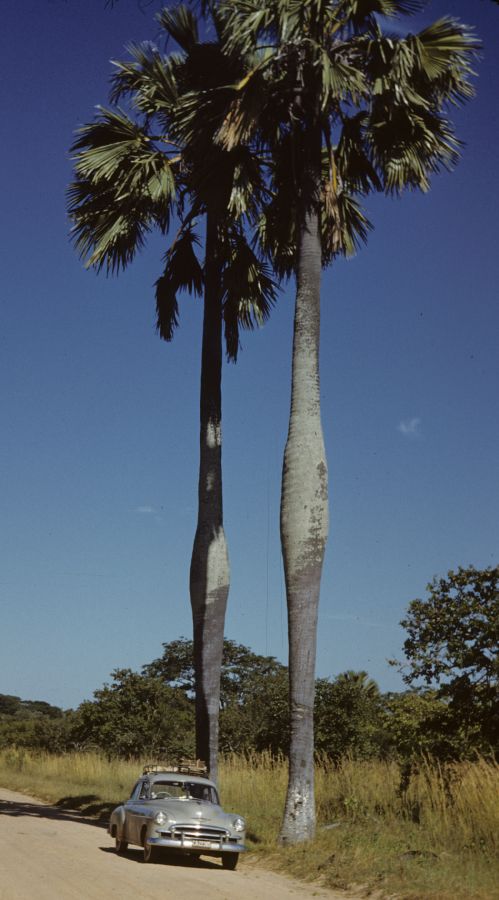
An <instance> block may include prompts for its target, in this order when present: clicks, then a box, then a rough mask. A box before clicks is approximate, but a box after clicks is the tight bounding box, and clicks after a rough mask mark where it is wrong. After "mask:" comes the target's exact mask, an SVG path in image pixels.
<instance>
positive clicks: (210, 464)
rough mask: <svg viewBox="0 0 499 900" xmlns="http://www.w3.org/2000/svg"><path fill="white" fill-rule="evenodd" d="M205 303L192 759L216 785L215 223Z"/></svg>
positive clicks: (225, 588) (218, 318) (220, 577)
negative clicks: (204, 767)
mask: <svg viewBox="0 0 499 900" xmlns="http://www.w3.org/2000/svg"><path fill="white" fill-rule="evenodd" d="M205 270H206V271H205V275H206V283H205V299H204V320H203V349H202V360H201V401H200V461H199V490H198V522H197V529H196V535H195V538H194V546H193V550H192V559H191V570H190V594H191V607H192V617H193V625H194V670H195V681H196V755H197V757H198V758H199V759H202V760H204V761H205V762H206V764H207V766H208V769H209V772H210V776H211V778H212V779H214V780H215V781H216V778H217V759H218V719H219V709H220V671H221V666H222V652H223V637H224V622H225V609H226V605H227V596H228V593H229V560H228V554H227V545H226V541H225V534H224V529H223V508H222V431H221V423H222V410H221V378H222V306H221V295H220V273H221V262H220V256H219V251H218V222H217V217H216V215H214V214H210V213H208V216H207V224H206V262H205Z"/></svg>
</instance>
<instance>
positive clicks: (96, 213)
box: [69, 6, 275, 779]
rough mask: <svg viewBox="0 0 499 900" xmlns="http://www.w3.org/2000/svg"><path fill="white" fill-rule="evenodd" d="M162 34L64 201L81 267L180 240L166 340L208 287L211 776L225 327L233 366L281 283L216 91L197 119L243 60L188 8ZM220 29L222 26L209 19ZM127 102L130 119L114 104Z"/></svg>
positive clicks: (204, 676)
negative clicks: (200, 98) (205, 31)
mask: <svg viewBox="0 0 499 900" xmlns="http://www.w3.org/2000/svg"><path fill="white" fill-rule="evenodd" d="M158 19H159V23H160V26H161V27H162V29H164V31H165V32H166V34H167V35H168V36H170V37H171V38H173V39H174V40H175V42H176V43H177V45H178V46H179V47H180V49H181V52H180V53H171V54H170V55H169V56H168V57H165V56H164V55H163V54H162V53H160V52H159V50H158V49H156V47H154V46H152V45H150V44H145V45H139V46H131V47H130V48H129V49H130V54H131V58H130V60H127V61H125V62H118V63H116V64H115V65H116V72H115V76H114V79H113V86H112V91H111V104H112V105H111V108H110V109H100V111H99V114H98V116H97V119H96V121H94V122H92V123H91V124H88V125H85V126H84V127H83V128H81V129H80V130H79V135H78V138H77V140H76V142H75V144H74V147H73V149H74V151H75V153H76V155H75V173H76V179H75V181H74V183H73V184H72V186H71V188H70V191H69V212H70V216H71V218H72V220H73V223H74V226H73V236H74V241H75V244H76V246H77V248H78V250H79V251H80V253H81V255H82V256H83V257H84V258H85V259H86V261H87V265H89V266H94V267H96V268H97V269H101V268H102V267H105V268H106V269H107V270H108V271H117V270H119V269H120V268H125V267H126V266H127V265H128V264H129V263H130V262H131V261H132V260H133V258H134V256H135V254H136V252H137V251H138V250H139V249H140V247H141V246H142V245H143V243H144V241H145V239H146V237H147V234H148V233H149V231H150V230H151V229H152V228H154V227H158V228H159V229H160V230H161V231H162V232H167V231H168V230H169V229H170V226H171V224H172V222H173V221H175V222H176V225H177V226H178V229H177V233H176V235H175V238H174V240H173V243H172V244H171V246H170V248H169V249H168V251H167V253H166V256H165V268H164V272H163V274H162V275H161V276H160V278H159V279H158V281H157V282H156V308H157V328H158V332H159V334H160V337H161V338H163V339H164V340H166V341H169V340H171V339H172V337H173V334H174V331H175V328H176V327H177V325H178V313H179V309H178V294H179V292H180V291H181V290H183V289H184V290H188V291H189V292H191V293H197V294H200V293H202V292H203V291H204V317H203V337H202V357H201V391H200V464H199V487H198V521H197V528H196V534H195V538H194V546H193V552H192V560H191V568H190V596H191V607H192V615H193V626H194V666H195V676H196V752H197V755H198V757H199V758H200V759H203V760H205V761H206V762H207V764H208V767H209V771H210V773H211V776H212V777H213V778H215V779H216V776H217V753H218V718H219V706H220V670H221V663H222V650H223V634H224V620H225V609H226V603H227V595H228V590H229V562H228V553H227V544H226V539H225V534H224V528H223V505H222V456H221V454H222V435H221V421H222V414H221V375H222V327H223V326H224V327H225V340H226V349H227V355H228V357H229V359H231V360H234V361H235V360H236V358H237V352H238V348H239V328H240V327H243V328H253V327H254V325H255V324H257V323H261V322H262V321H263V320H264V319H266V318H267V316H268V314H269V311H270V307H271V305H272V303H273V301H274V299H275V287H274V282H273V281H272V278H271V277H270V270H269V267H268V265H267V264H265V263H264V262H262V261H261V260H259V259H258V257H257V256H256V254H255V252H254V250H253V249H252V247H251V245H250V243H249V242H248V240H247V238H246V232H247V228H248V225H251V222H252V221H253V220H254V218H255V214H256V209H257V203H258V197H259V193H260V191H261V187H262V185H261V178H260V173H259V167H258V164H257V163H256V162H255V160H254V158H253V157H252V156H251V154H250V153H249V151H248V150H247V149H246V148H244V147H238V148H234V149H233V150H231V151H227V150H225V149H223V148H222V147H220V146H217V145H215V144H214V142H213V134H214V132H215V131H216V129H217V127H218V125H219V124H220V113H221V110H223V109H224V91H218V92H217V91H216V90H215V91H214V92H213V93H210V96H209V100H208V101H207V103H206V104H205V106H204V107H203V114H202V115H200V112H199V105H198V103H197V102H196V97H197V93H196V92H199V91H201V92H204V93H206V92H208V91H211V90H212V89H217V88H220V87H221V86H224V85H227V84H231V83H233V82H234V81H236V82H237V81H239V80H240V79H241V78H242V77H243V75H244V74H245V62H244V58H242V57H239V58H236V57H235V56H234V55H233V54H229V53H226V52H223V51H222V48H221V46H220V43H219V41H218V39H217V38H215V40H214V41H208V40H204V41H201V40H200V38H199V29H198V22H197V20H196V17H195V16H194V15H193V13H192V12H191V11H190V10H189V9H188V8H187V7H185V6H179V7H177V8H176V9H175V10H172V11H169V10H168V9H164V10H163V11H162V12H161V13H160V14H159V16H158ZM214 25H215V29H216V27H217V18H216V16H214ZM123 99H125V100H126V101H127V102H128V104H129V108H130V112H127V111H124V110H122V109H121V108H120V107H119V106H118V103H119V102H120V101H122V100H123ZM203 216H204V218H205V247H204V264H203V265H202V264H201V263H200V262H199V260H198V257H197V254H196V246H197V245H198V244H199V243H200V238H199V236H198V234H197V232H196V223H197V220H198V219H199V218H200V217H203Z"/></svg>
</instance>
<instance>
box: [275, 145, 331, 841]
mask: <svg viewBox="0 0 499 900" xmlns="http://www.w3.org/2000/svg"><path fill="white" fill-rule="evenodd" d="M308 137H309V138H310V139H311V141H309V148H310V149H311V151H312V153H311V157H312V158H311V157H309V160H308V162H307V163H306V164H305V166H304V169H303V173H302V178H303V180H302V185H301V194H302V197H304V196H306V194H307V193H308V197H310V196H313V197H314V198H315V199H314V200H313V201H312V202H310V200H308V201H307V203H306V205H305V204H302V211H303V214H302V216H301V222H300V225H299V244H298V254H297V270H296V281H297V292H296V309H295V321H294V338H293V367H292V382H291V412H290V419H289V431H288V439H287V443H286V448H285V451H284V465H283V474H282V493H281V543H282V553H283V560H284V573H285V580H286V598H287V606H288V628H289V678H290V716H291V743H290V757H289V782H288V792H287V797H286V805H285V810H284V818H283V823H282V828H281V834H280V841H281V842H282V843H296V842H298V841H304V840H308V839H310V838H312V837H313V835H314V832H315V797H314V722H313V710H314V690H315V656H316V631H317V613H318V605H319V591H320V579H321V572H322V562H323V559H324V551H325V544H326V539H327V533H328V486H327V464H326V456H325V449H324V439H323V434H322V425H321V414H320V392H319V334H320V282H321V268H322V265H321V239H320V227H319V226H320V218H319V216H320V208H319V192H320V131H318V129H315V130H313V131H312V133H311V134H310V133H309V135H308ZM314 137H315V138H316V140H315V142H314ZM304 144H306V140H305V141H304ZM311 144H312V146H310V145H311ZM312 154H314V155H313V156H312ZM310 191H312V194H310V193H309V192H310Z"/></svg>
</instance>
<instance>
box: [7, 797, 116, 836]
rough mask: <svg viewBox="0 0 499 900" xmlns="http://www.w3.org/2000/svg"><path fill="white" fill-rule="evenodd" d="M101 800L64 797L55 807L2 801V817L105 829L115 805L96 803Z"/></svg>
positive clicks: (96, 798)
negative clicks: (54, 821)
mask: <svg viewBox="0 0 499 900" xmlns="http://www.w3.org/2000/svg"><path fill="white" fill-rule="evenodd" d="M98 799H99V798H98V797H97V796H95V795H94V794H86V795H82V796H80V797H64V798H63V799H62V800H59V801H58V803H57V804H56V805H55V806H46V805H45V804H43V803H30V802H29V801H27V800H0V815H2V816H14V817H16V818H20V817H22V816H33V817H35V818H38V819H59V820H61V821H63V822H81V823H83V824H84V825H93V826H94V827H95V826H97V828H104V827H105V826H106V825H107V822H108V819H109V815H110V813H111V810H112V809H114V806H115V804H113V803H96V802H95V801H96V800H98Z"/></svg>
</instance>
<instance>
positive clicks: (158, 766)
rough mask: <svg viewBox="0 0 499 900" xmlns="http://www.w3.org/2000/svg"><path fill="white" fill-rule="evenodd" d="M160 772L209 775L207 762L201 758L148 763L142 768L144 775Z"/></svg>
mask: <svg viewBox="0 0 499 900" xmlns="http://www.w3.org/2000/svg"><path fill="white" fill-rule="evenodd" d="M159 772H172V773H177V774H179V775H180V774H181V775H207V774H208V769H207V766H206V763H204V762H203V760H201V759H179V760H177V762H174V763H168V762H164V763H163V762H161V763H148V764H147V765H146V766H144V768H143V770H142V774H143V775H149V774H152V773H159Z"/></svg>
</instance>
